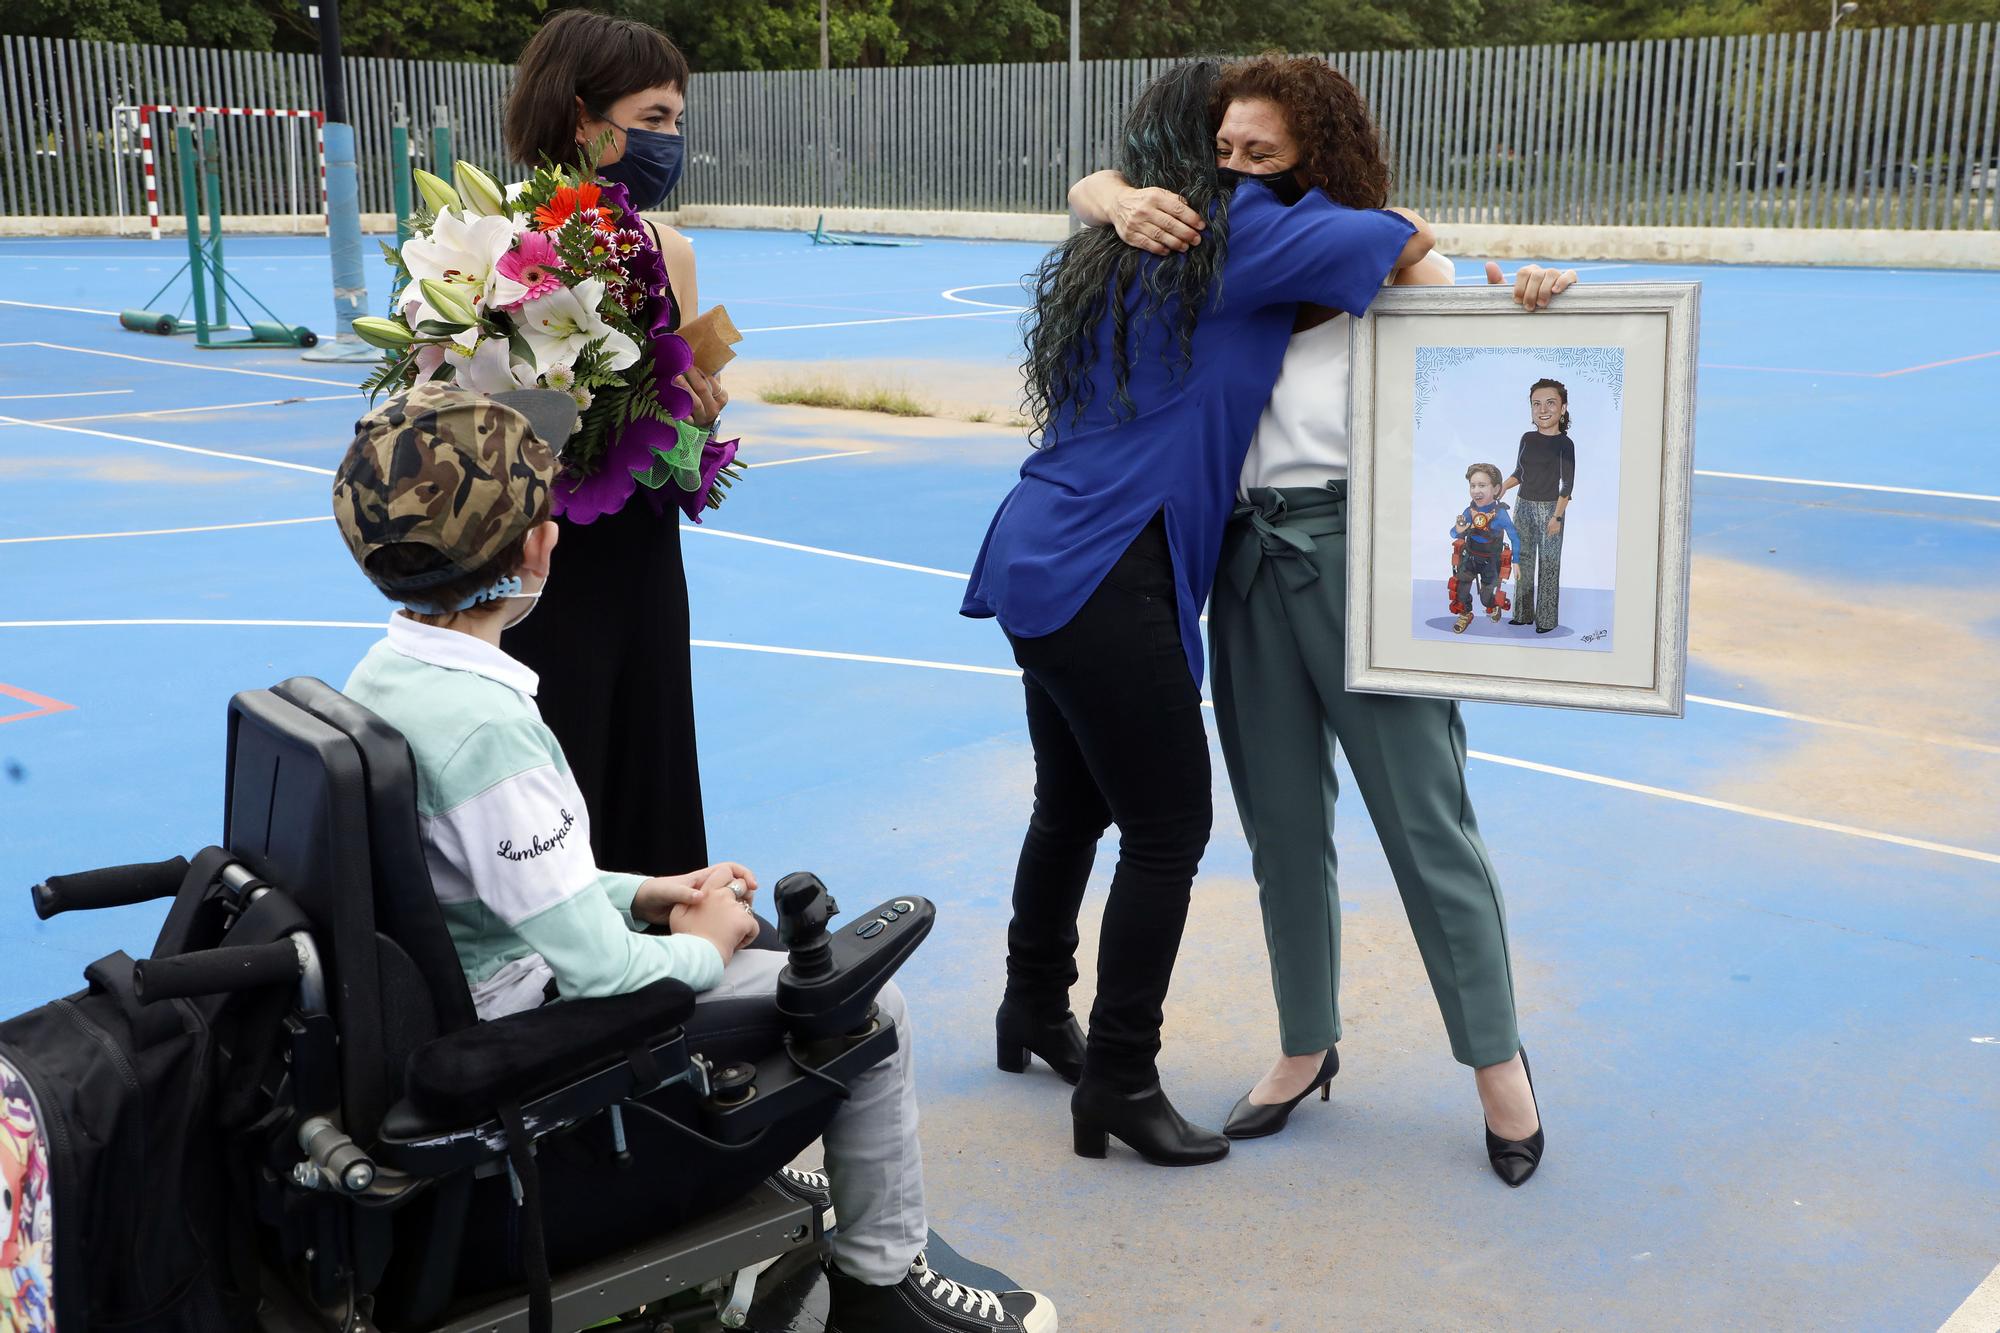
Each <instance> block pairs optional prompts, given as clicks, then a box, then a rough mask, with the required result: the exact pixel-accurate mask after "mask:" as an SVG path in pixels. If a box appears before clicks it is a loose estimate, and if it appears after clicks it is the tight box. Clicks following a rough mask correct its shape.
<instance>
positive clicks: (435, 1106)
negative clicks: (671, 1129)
mask: <svg viewBox="0 0 2000 1333" xmlns="http://www.w3.org/2000/svg"><path fill="white" fill-rule="evenodd" d="M693 1009H694V992H693V991H691V990H689V989H688V987H687V986H686V985H684V984H683V983H681V982H678V981H672V980H667V981H656V982H654V983H653V984H652V985H650V986H647V987H646V988H645V989H643V990H637V991H633V992H632V993H630V994H628V995H612V996H605V997H602V998H599V999H588V1000H568V1001H564V1002H563V1003H561V1004H551V1005H545V1006H543V1007H542V1008H540V1009H531V1010H528V1011H527V1012H525V1013H519V1014H509V1015H508V1016H506V1017H505V1018H496V1019H493V1020H492V1021H490V1022H485V1023H475V1024H473V1025H472V1026H470V1027H465V1028H461V1029H459V1030H458V1031H456V1032H450V1033H447V1034H445V1035H444V1036H442V1037H439V1038H437V1039H436V1040H434V1041H430V1042H427V1043H425V1044H424V1045H422V1046H420V1047H418V1048H417V1049H416V1050H415V1051H413V1052H411V1054H410V1059H409V1064H408V1066H407V1070H406V1078H405V1080H404V1086H405V1089H406V1092H407V1096H406V1097H405V1099H404V1100H403V1101H402V1102H400V1103H398V1104H397V1105H396V1106H395V1107H393V1108H392V1109H391V1110H390V1112H389V1115H388V1116H387V1117H386V1118H385V1119H384V1121H383V1124H382V1129H381V1138H382V1149H383V1151H382V1153H381V1156H382V1159H383V1161H384V1162H385V1163H388V1164H389V1165H392V1166H395V1167H397V1168H398V1169H401V1170H411V1171H416V1172H419V1173H420V1174H441V1173H443V1172H446V1171H451V1170H455V1169H457V1168H458V1167H460V1166H464V1165H468V1164H471V1163H476V1162H478V1161H481V1160H484V1159H485V1158H487V1157H490V1156H493V1155H495V1153H497V1152H499V1151H501V1150H502V1148H503V1147H504V1144H505V1142H506V1135H505V1131H504V1130H503V1129H502V1128H501V1127H500V1123H499V1120H498V1118H497V1117H498V1115H499V1110H500V1107H501V1106H503V1105H508V1104H513V1105H517V1106H519V1107H520V1108H521V1111H522V1115H523V1118H524V1120H526V1121H527V1123H528V1129H529V1132H530V1133H531V1134H533V1133H538V1132H540V1131H541V1130H546V1129H550V1128H553V1127H555V1126H556V1125H558V1124H561V1123H563V1122H565V1121H567V1120H572V1119H575V1118H577V1117H579V1116H584V1115H589V1114H591V1113H592V1112H595V1111H598V1110H602V1109H603V1108H604V1107H606V1106H609V1105H611V1104H612V1103H613V1102H616V1101H619V1100H621V1099H622V1098H625V1097H629V1096H632V1095H635V1093H637V1092H642V1091H645V1090H647V1089H648V1088H649V1087H651V1086H653V1085H655V1084H657V1083H659V1082H660V1081H662V1080H664V1079H668V1078H672V1077H674V1076H676V1075H678V1074H680V1073H681V1072H683V1071H684V1070H685V1069H686V1067H687V1056H686V1050H685V1046H684V1044H683V1041H682V1037H681V1033H680V1025H681V1024H682V1023H683V1022H685V1021H686V1019H687V1016H688V1014H689V1013H690V1012H692V1011H693ZM538 1127H539V1128H538ZM419 1157H421V1158H423V1159H424V1160H423V1162H422V1163H421V1164H418V1163H417V1162H416V1161H415V1160H414V1159H416V1158H419Z"/></svg>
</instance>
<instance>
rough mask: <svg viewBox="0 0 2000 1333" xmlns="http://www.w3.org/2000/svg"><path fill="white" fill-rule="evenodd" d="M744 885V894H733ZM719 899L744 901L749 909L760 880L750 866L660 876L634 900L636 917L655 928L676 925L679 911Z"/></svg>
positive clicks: (722, 864)
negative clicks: (709, 899) (675, 916)
mask: <svg viewBox="0 0 2000 1333" xmlns="http://www.w3.org/2000/svg"><path fill="white" fill-rule="evenodd" d="M732 884H740V885H741V886H742V887H741V889H740V891H732V889H731V887H730V886H731V885H732ZM713 896H719V897H721V898H722V899H724V900H725V901H735V900H739V899H740V900H741V901H742V902H743V903H744V904H745V905H746V906H747V905H749V903H750V902H751V900H752V899H754V898H755V897H756V896H757V877H756V876H755V875H753V874H751V873H750V870H749V868H748V867H747V866H741V865H738V864H737V863H736V862H734V861H722V862H719V863H717V864H715V865H712V866H706V867H704V868H702V869H700V870H691V871H689V872H688V873H687V874H685V875H656V876H654V877H653V878H652V879H649V880H647V881H646V882H645V883H643V884H641V885H640V886H639V892H638V893H636V894H634V895H633V897H632V915H633V916H635V917H637V918H639V919H640V920H641V921H644V922H647V923H649V924H651V925H655V926H669V927H671V925H672V914H673V911H674V909H675V908H677V907H694V906H696V905H698V904H700V903H701V902H703V901H704V900H705V899H707V898H709V897H713Z"/></svg>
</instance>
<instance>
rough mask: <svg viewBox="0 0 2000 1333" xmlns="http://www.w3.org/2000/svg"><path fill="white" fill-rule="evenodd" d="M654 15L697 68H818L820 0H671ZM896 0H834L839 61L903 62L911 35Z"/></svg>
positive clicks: (830, 25)
mask: <svg viewBox="0 0 2000 1333" xmlns="http://www.w3.org/2000/svg"><path fill="white" fill-rule="evenodd" d="M658 8H659V11H660V12H659V16H658V17H657V18H653V19H651V21H652V22H655V23H657V24H659V26H660V27H661V28H662V29H663V30H665V31H666V33H667V34H668V35H669V36H671V37H672V38H673V39H674V41H675V42H676V43H677V44H678V45H679V46H680V47H681V49H682V50H683V51H685V52H687V55H688V59H689V60H690V61H691V62H693V64H694V67H695V68H696V69H717V70H725V69H817V68H818V67H819V4H818V2H817V0H730V3H728V4H717V3H715V2H714V0H665V3H663V4H661V5H660V6H659V7H658ZM890 10H891V0H831V3H830V4H829V6H828V13H827V45H828V47H829V48H830V51H831V55H832V59H833V63H834V64H836V65H839V66H843V67H845V66H852V65H895V64H900V63H902V60H903V57H904V55H905V53H907V52H908V50H909V43H908V42H906V41H904V39H903V36H902V31H901V29H900V28H899V27H898V26H897V24H896V20H895V17H894V15H893V14H892V13H891V12H890Z"/></svg>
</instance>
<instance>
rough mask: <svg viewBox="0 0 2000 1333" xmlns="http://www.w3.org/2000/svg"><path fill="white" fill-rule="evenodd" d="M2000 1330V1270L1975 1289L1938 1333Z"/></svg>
mask: <svg viewBox="0 0 2000 1333" xmlns="http://www.w3.org/2000/svg"><path fill="white" fill-rule="evenodd" d="M1995 1329H2000V1268H1995V1269H1994V1270H1993V1271H1992V1272H1990V1273H1988V1274H1987V1275H1986V1280H1985V1281H1984V1282H1982V1283H1980V1284H1979V1285H1978V1286H1977V1287H1974V1288H1973V1290H1972V1294H1971V1295H1970V1296H1967V1297H1966V1298H1965V1303H1964V1304H1963V1305H1961V1306H1959V1307H1958V1309H1957V1310H1956V1311H1954V1312H1953V1313H1952V1316H1951V1318H1949V1319H1947V1320H1945V1321H1944V1323H1942V1324H1940V1325H1939V1326H1938V1333H1993V1330H1995Z"/></svg>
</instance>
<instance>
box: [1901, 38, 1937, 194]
mask: <svg viewBox="0 0 2000 1333" xmlns="http://www.w3.org/2000/svg"><path fill="white" fill-rule="evenodd" d="M1923 35H1924V54H1923V66H1922V73H1923V92H1922V94H1921V98H1920V102H1919V106H1920V109H1919V110H1918V112H1917V119H1916V137H1915V142H1914V145H1913V147H1914V151H1913V152H1912V153H1911V155H1910V165H1909V168H1908V171H1909V174H1910V175H1912V176H1914V177H1916V198H1915V199H1914V200H1912V201H1911V202H1910V203H1908V204H1907V205H1906V206H1905V207H1906V211H1905V214H1904V223H1903V225H1904V226H1905V227H1911V228H1915V227H1920V226H1922V225H1923V218H1924V207H1925V205H1926V203H1927V202H1928V199H1929V195H1930V193H1931V186H1930V182H1931V97H1932V95H1933V94H1934V93H1935V92H1936V91H1937V76H1938V64H1939V60H1940V55H1939V51H1938V46H1939V42H1938V30H1937V29H1936V28H1926V29H1924V34H1923Z"/></svg>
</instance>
